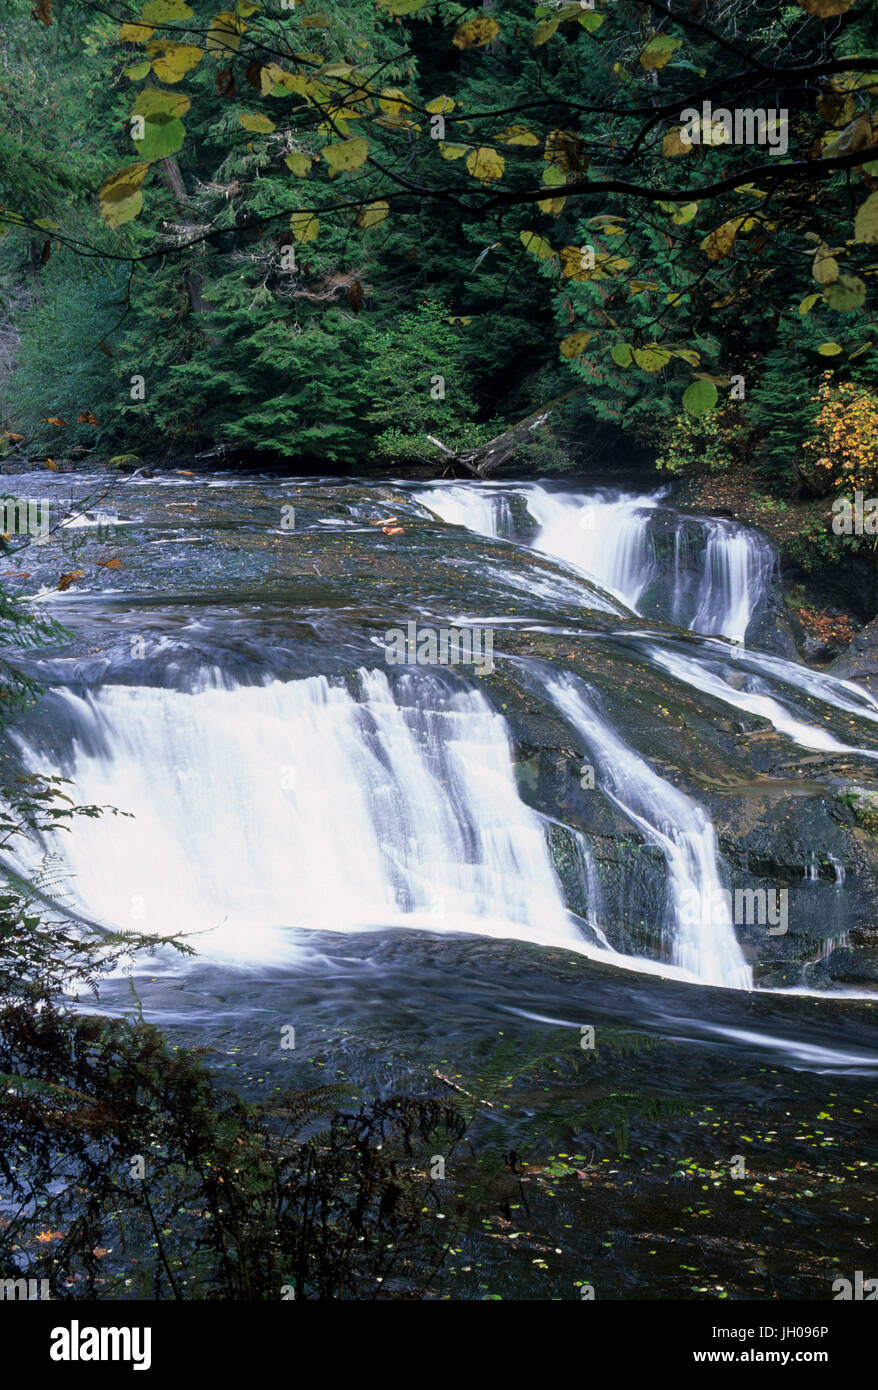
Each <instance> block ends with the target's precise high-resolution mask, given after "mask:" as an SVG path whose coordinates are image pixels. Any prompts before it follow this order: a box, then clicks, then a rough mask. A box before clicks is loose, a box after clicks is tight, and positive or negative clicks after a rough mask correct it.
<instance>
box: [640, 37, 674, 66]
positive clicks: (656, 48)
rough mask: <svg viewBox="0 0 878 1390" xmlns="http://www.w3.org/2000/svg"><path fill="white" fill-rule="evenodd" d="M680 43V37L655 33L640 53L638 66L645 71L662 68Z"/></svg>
mask: <svg viewBox="0 0 878 1390" xmlns="http://www.w3.org/2000/svg"><path fill="white" fill-rule="evenodd" d="M681 43H682V39H672V38H671V37H670V35H668V34H656V35H655V36H654V37H653V38H651V39H650V41H649V43H648V44H647V45H646V47H645V48H644V50H643V52H642V53H641V55H640V66H641V67H642V68H645V69H646V71H647V72H651V71H655V70H658V69H659V68H663V67H664V66H665V65H666V63H667V62H668V61H669V60H670V58H671V57H672V56H673V54H674V53H675V52H676V50H677V49H678V48H679V47H680V44H681Z"/></svg>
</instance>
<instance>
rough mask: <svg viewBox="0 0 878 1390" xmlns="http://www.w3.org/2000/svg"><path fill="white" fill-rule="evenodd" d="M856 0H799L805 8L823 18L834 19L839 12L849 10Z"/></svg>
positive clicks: (842, 12)
mask: <svg viewBox="0 0 878 1390" xmlns="http://www.w3.org/2000/svg"><path fill="white" fill-rule="evenodd" d="M853 3H854V0H799V4H800V5H801V7H802V9H803V10H807V11H808V13H809V14H816V15H819V17H820V18H821V19H832V18H833V17H834V16H835V15H837V14H844V13H845V11H846V10H849V9H850V7H851V5H852V4H853Z"/></svg>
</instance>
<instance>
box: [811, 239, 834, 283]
mask: <svg viewBox="0 0 878 1390" xmlns="http://www.w3.org/2000/svg"><path fill="white" fill-rule="evenodd" d="M811 273H812V275H813V276H814V279H815V280H816V281H817V283H818V285H831V284H832V283H833V282H834V281H835V280H837V279H838V261H837V260H836V259H835V257H834V256H833V254H832V252H831V251H830V249H829V247H828V246H827V245H826V243H825V242H823V241H821V242H820V244H819V246H818V247H817V250H816V251H815V252H814V260H813V261H812V263H811Z"/></svg>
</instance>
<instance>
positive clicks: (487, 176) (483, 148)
mask: <svg viewBox="0 0 878 1390" xmlns="http://www.w3.org/2000/svg"><path fill="white" fill-rule="evenodd" d="M466 167H467V169H468V170H469V172H470V173H471V174H472V176H473V178H474V179H479V180H480V182H481V183H491V182H493V180H494V179H500V178H502V177H503V170H504V169H505V168H506V161H505V159H504V158H503V156H502V154H500V153H499V152H498V151H497V150H495V149H492V147H491V146H490V145H480V146H479V148H478V149H477V150H473V151H472V153H471V154H468V155H467V159H466Z"/></svg>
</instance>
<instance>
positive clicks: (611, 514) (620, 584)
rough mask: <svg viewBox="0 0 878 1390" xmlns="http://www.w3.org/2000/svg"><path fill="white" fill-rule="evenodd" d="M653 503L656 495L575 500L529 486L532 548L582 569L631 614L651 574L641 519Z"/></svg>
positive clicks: (651, 558)
mask: <svg viewBox="0 0 878 1390" xmlns="http://www.w3.org/2000/svg"><path fill="white" fill-rule="evenodd" d="M657 505H658V502H657V499H656V498H655V497H636V496H631V495H627V494H625V493H607V494H603V493H597V494H594V495H590V496H588V495H587V496H575V495H573V494H571V493H566V492H550V491H549V490H548V489H547V488H543V487H540V486H534V487H533V488H531V489H530V490H529V492H528V496H527V509H528V511H529V512H530V514H531V516H532V517H533V518H534V520H535V521H536V522H538V523H539V531H538V532H537V535H536V537H535V538H534V541H533V546H534V549H535V550H541V551H542V552H543V553H544V554H546V555H555V556H557V557H558V558H559V559H561V560H565V561H566V562H567V564H569V565H573V566H575V567H576V568H577V569H580V570H584V571H585V573H586V574H587V575H588V576H589V578H591V579H594V580H595V581H596V582H597V583H598V584H599V585H600V586H601V588H602V589H606V590H607V592H608V593H610V594H612V595H613V596H614V597H615V598H618V599H621V601H622V602H623V603H624V604H625V605H626V607H628V608H631V609H633V611H634V612H636V611H637V604H638V602H639V600H640V596H641V594H642V593H643V591H644V589H645V588H646V587H647V585H648V584H649V583H650V582H651V581H652V579H653V578H654V577H655V573H656V559H655V547H654V546H653V544H652V538H651V536H650V534H649V531H648V529H647V527H646V525H645V517H646V516H647V515H648V513H649V511H650V509H651V508H654V507H656V506H657Z"/></svg>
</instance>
